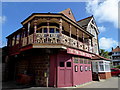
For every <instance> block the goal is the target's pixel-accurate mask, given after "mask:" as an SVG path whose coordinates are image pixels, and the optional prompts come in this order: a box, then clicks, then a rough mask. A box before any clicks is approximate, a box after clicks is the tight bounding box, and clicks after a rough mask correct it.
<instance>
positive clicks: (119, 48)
mask: <svg viewBox="0 0 120 90" xmlns="http://www.w3.org/2000/svg"><path fill="white" fill-rule="evenodd" d="M112 52H120V47H119V46H117V47H116V48H115V49H113V50H112Z"/></svg>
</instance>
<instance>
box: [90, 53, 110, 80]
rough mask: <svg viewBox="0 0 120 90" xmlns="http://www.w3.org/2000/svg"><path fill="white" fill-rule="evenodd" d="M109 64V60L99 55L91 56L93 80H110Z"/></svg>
mask: <svg viewBox="0 0 120 90" xmlns="http://www.w3.org/2000/svg"><path fill="white" fill-rule="evenodd" d="M110 63H111V60H110V59H107V58H104V57H101V56H99V55H93V58H92V72H93V75H92V76H93V80H100V79H108V78H111V70H110Z"/></svg>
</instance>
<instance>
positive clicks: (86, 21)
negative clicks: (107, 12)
mask: <svg viewBox="0 0 120 90" xmlns="http://www.w3.org/2000/svg"><path fill="white" fill-rule="evenodd" d="M92 18H93V15H92V16H90V17H87V18H84V19H81V20H79V21H77V23H78V24H79V25H80V26H82V27H83V28H84V29H86V28H87V25H88V23H89V22H90V20H91V19H92Z"/></svg>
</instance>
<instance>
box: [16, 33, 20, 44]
mask: <svg viewBox="0 0 120 90" xmlns="http://www.w3.org/2000/svg"><path fill="white" fill-rule="evenodd" d="M19 40H20V34H18V35H17V36H16V44H18V43H19Z"/></svg>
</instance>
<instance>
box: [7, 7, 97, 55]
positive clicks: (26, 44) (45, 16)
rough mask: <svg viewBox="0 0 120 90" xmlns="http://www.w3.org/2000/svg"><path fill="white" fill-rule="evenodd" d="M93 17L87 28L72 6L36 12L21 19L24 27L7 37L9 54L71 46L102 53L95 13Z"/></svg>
mask: <svg viewBox="0 0 120 90" xmlns="http://www.w3.org/2000/svg"><path fill="white" fill-rule="evenodd" d="M89 18H90V20H89V21H88V22H87V26H86V28H84V26H83V24H81V21H78V22H77V21H76V20H75V18H74V16H73V13H72V11H71V10H70V9H69V8H68V9H66V10H64V11H62V12H59V13H33V14H32V15H31V16H29V17H28V18H27V19H25V20H24V21H23V22H21V24H22V25H23V27H22V28H20V29H19V30H17V31H16V32H14V33H12V34H11V35H9V36H8V37H7V39H8V43H7V46H8V47H9V54H10V55H15V54H19V53H20V52H21V51H24V50H28V49H31V48H63V49H67V48H69V47H70V48H74V49H78V50H83V51H86V52H91V53H95V54H98V48H99V47H98V33H99V32H98V29H97V26H96V24H95V21H94V18H93V16H91V17H89ZM84 20H87V19H84ZM92 26H93V27H92Z"/></svg>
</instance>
